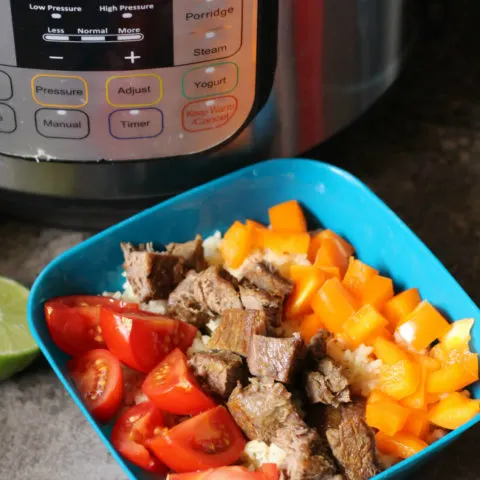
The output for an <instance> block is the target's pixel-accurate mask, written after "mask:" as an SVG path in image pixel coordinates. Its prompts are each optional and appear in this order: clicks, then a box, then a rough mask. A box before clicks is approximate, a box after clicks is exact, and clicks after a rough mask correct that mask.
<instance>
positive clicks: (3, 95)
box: [0, 70, 13, 100]
mask: <svg viewBox="0 0 480 480" xmlns="http://www.w3.org/2000/svg"><path fill="white" fill-rule="evenodd" d="M12 95H13V89H12V79H11V78H10V77H9V75H7V74H6V73H5V72H2V71H1V70H0V100H10V99H11V98H12Z"/></svg>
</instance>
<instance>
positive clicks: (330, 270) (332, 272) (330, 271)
mask: <svg viewBox="0 0 480 480" xmlns="http://www.w3.org/2000/svg"><path fill="white" fill-rule="evenodd" d="M318 268H319V269H320V270H322V272H324V273H325V275H326V276H327V277H328V278H333V277H336V278H338V279H339V280H341V279H342V275H341V273H340V269H339V268H338V267H332V266H328V265H320V266H319V267H318Z"/></svg>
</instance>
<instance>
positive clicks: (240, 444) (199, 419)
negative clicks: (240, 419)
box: [147, 405, 246, 478]
mask: <svg viewBox="0 0 480 480" xmlns="http://www.w3.org/2000/svg"><path fill="white" fill-rule="evenodd" d="M245 443H246V442H245V438H244V436H243V434H242V432H241V431H240V429H239V428H238V426H237V424H236V423H235V421H234V420H233V418H232V417H231V415H230V413H228V411H227V409H226V408H225V407H223V406H221V405H220V406H218V407H215V408H212V409H211V410H208V411H207V412H204V413H202V414H200V415H197V416H195V417H192V418H190V419H188V420H185V421H184V422H182V423H180V424H178V425H177V426H175V427H173V428H172V429H171V430H169V431H168V432H167V433H166V434H165V435H163V436H161V437H156V438H153V439H152V440H149V441H148V442H147V446H148V447H149V448H150V450H151V451H152V452H153V453H154V454H155V455H156V457H157V458H159V459H160V460H161V461H162V462H163V463H165V465H167V466H168V467H170V468H171V469H172V470H173V471H175V472H180V473H183V472H193V471H195V470H206V469H209V468H215V467H222V466H225V465H230V464H232V463H233V462H235V461H236V460H238V458H239V457H240V454H241V453H242V451H243V449H244V448H245ZM228 478H230V477H228Z"/></svg>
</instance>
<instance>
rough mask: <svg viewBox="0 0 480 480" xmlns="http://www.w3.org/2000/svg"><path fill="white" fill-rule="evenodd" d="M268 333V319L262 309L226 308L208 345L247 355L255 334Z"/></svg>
mask: <svg viewBox="0 0 480 480" xmlns="http://www.w3.org/2000/svg"><path fill="white" fill-rule="evenodd" d="M266 333H267V319H266V317H265V312H263V311H262V310H243V309H231V310H226V311H225V312H223V315H222V318H221V320H220V324H219V326H218V327H217V328H216V329H215V331H214V332H213V334H212V337H211V338H210V341H209V342H208V345H207V346H208V348H210V349H212V350H229V351H231V352H235V353H238V354H240V355H243V356H247V355H248V350H249V346H250V342H251V340H252V337H253V335H256V334H258V335H265V334H266Z"/></svg>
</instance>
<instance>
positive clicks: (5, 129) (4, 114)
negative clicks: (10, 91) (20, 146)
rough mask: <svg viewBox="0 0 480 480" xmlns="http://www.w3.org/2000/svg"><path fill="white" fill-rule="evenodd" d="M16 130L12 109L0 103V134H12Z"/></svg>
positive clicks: (15, 120)
mask: <svg viewBox="0 0 480 480" xmlns="http://www.w3.org/2000/svg"><path fill="white" fill-rule="evenodd" d="M16 128H17V119H16V117H15V112H14V111H13V109H12V107H9V106H8V105H4V104H3V103H0V132H1V133H12V132H14V131H15V130H16Z"/></svg>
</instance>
